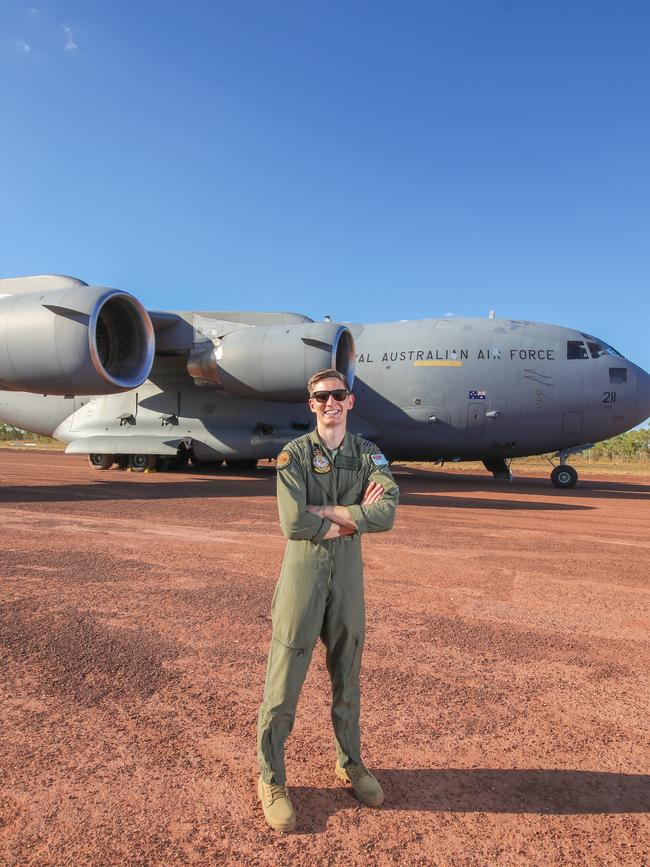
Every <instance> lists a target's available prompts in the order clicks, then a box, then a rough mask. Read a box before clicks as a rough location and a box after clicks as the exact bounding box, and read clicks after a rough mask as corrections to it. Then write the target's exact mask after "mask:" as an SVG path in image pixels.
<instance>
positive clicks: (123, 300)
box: [0, 278, 155, 395]
mask: <svg viewBox="0 0 650 867" xmlns="http://www.w3.org/2000/svg"><path fill="white" fill-rule="evenodd" d="M61 279H62V281H64V280H65V279H68V283H65V282H63V285H62V286H60V287H59V288H55V289H50V286H49V285H48V281H49V282H50V283H51V282H52V278H44V279H43V286H44V287H45V288H46V291H41V292H39V291H33V288H34V284H35V283H36V278H25V283H26V284H27V281H29V283H28V284H27V285H26V287H25V288H27V289H29V291H24V289H22V287H20V286H19V287H18V289H17V290H16V294H10V295H7V296H5V297H0V334H3V335H6V339H5V340H3V341H0V388H5V389H9V390H13V391H32V392H38V393H41V394H53V395H55V394H59V395H62V394H97V395H101V394H114V393H117V392H121V391H129V390H130V389H132V388H137V387H138V386H139V385H141V384H142V383H143V382H144V380H145V379H146V378H147V377H148V375H149V372H150V370H151V365H152V364H153V358H154V353H155V337H154V331H153V326H152V324H151V320H150V319H149V315H148V314H147V311H146V310H145V308H144V307H143V306H142V304H141V303H140V302H139V301H138V300H137V298H134V297H133V295H130V294H129V293H128V292H122V291H119V290H117V289H106V288H104V287H102V286H87V285H86V284H84V283H81V282H80V281H74V280H70V279H69V278H61ZM6 282H7V283H11V284H20V282H21V281H20V280H13V281H6ZM2 288H3V287H2V283H1V282H0V296H1V295H2ZM21 289H22V291H21Z"/></svg>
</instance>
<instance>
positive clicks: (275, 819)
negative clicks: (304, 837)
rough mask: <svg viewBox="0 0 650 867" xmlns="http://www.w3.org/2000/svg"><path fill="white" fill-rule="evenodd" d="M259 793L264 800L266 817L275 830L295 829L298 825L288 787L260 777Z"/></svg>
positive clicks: (262, 800)
mask: <svg viewBox="0 0 650 867" xmlns="http://www.w3.org/2000/svg"><path fill="white" fill-rule="evenodd" d="M257 794H258V795H259V799H260V801H261V802H262V809H263V810H264V818H265V819H266V821H267V823H268V824H269V825H270V826H271V828H273V829H274V830H275V831H293V829H294V828H295V827H296V814H295V813H294V812H293V806H292V804H291V801H290V800H289V795H288V794H287V787H286V786H281V785H280V784H279V783H265V782H264V780H263V779H262V778H261V777H260V778H259V780H258V781H257Z"/></svg>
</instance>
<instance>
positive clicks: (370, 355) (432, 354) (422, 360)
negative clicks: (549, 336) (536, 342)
mask: <svg viewBox="0 0 650 867" xmlns="http://www.w3.org/2000/svg"><path fill="white" fill-rule="evenodd" d="M556 352H557V350H556V348H552V349H551V348H550V347H517V348H514V349H505V350H502V349H499V348H497V347H494V346H492V347H482V348H481V347H479V348H478V349H452V348H447V347H445V348H435V349H434V348H431V349H395V350H390V351H386V352H376V351H372V352H360V353H358V354H357V356H356V361H357V364H373V363H374V362H376V361H377V362H379V363H380V364H387V363H390V362H402V361H404V362H410V363H411V364H414V365H415V366H435V365H454V366H458V367H460V366H462V364H463V362H464V361H470V360H476V361H502V360H504V359H505V360H511V361H514V360H518V361H555V360H556Z"/></svg>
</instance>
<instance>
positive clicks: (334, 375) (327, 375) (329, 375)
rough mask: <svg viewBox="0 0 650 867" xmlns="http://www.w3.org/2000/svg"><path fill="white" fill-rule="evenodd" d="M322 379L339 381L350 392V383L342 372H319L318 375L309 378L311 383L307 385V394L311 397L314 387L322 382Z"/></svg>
mask: <svg viewBox="0 0 650 867" xmlns="http://www.w3.org/2000/svg"><path fill="white" fill-rule="evenodd" d="M321 379H338V380H340V382H342V383H343V385H344V386H345V387H346V388H347V390H348V391H350V383H349V382H348V380H347V377H346V376H345V374H343V373H341V371H340V370H319V371H318V373H315V374H314V375H313V376H310V377H309V382H308V383H307V394H308V395H309V396H310V397H311V396H312V394H313V393H314V386H315V385H316V383H317V382H320V380H321Z"/></svg>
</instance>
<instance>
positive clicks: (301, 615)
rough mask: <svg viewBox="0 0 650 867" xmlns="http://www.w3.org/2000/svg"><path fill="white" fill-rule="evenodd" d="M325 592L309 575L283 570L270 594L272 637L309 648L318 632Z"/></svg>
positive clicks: (282, 642) (294, 646) (295, 645)
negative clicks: (271, 598)
mask: <svg viewBox="0 0 650 867" xmlns="http://www.w3.org/2000/svg"><path fill="white" fill-rule="evenodd" d="M324 613H325V592H324V590H323V589H322V588H321V587H320V586H319V583H318V582H317V581H316V580H314V577H313V576H309V575H305V574H301V573H297V572H295V571H293V570H292V571H290V572H284V571H283V574H282V575H281V577H280V580H279V581H278V584H277V586H276V588H275V593H274V594H273V604H272V607H271V618H272V622H273V638H274V639H275V640H276V641H279V642H280V644H283V645H284V646H285V647H290V648H293V649H302V650H305V651H310V650H311V649H312V648H313V646H314V645H315V644H316V640H317V638H318V636H319V634H320V629H321V625H322V622H323V615H324Z"/></svg>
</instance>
